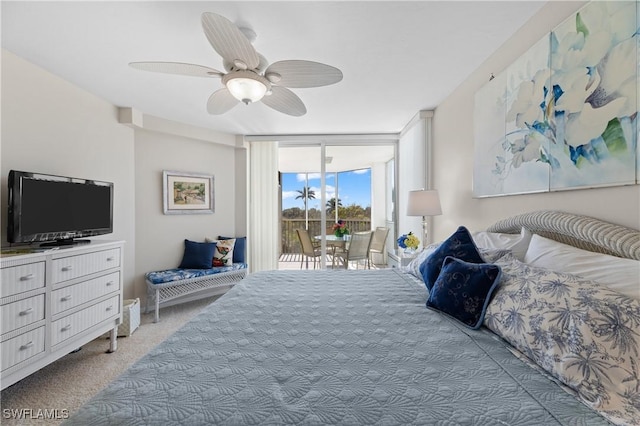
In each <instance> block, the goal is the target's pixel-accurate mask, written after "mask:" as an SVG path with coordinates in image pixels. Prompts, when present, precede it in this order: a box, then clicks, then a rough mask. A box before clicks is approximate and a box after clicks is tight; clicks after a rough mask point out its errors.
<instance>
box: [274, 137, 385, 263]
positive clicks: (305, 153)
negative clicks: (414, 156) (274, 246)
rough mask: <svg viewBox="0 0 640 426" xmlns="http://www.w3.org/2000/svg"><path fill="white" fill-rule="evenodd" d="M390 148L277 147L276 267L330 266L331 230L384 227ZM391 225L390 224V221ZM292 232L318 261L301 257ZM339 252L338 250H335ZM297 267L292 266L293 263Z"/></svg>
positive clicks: (325, 144)
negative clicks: (312, 247)
mask: <svg viewBox="0 0 640 426" xmlns="http://www.w3.org/2000/svg"><path fill="white" fill-rule="evenodd" d="M394 158H395V145H394V144H390V143H386V144H380V143H378V144H365V143H358V144H346V143H330V142H322V141H321V142H318V143H304V144H299V143H282V142H281V143H280V146H279V172H280V175H279V176H280V184H281V211H282V219H281V221H280V224H281V225H280V227H281V235H282V247H281V256H280V267H281V268H292V269H294V268H295V269H297V268H299V267H300V265H301V266H302V267H303V268H306V267H307V265H308V266H309V267H310V268H311V267H313V263H314V260H315V263H316V266H319V267H320V268H325V267H327V266H328V267H331V266H334V265H335V262H334V259H333V256H334V255H335V250H336V243H335V241H329V242H327V236H329V239H330V240H332V239H334V237H335V236H334V229H333V228H334V227H336V226H334V225H336V223H338V222H339V221H340V223H341V228H342V229H344V228H346V229H347V230H348V232H350V233H353V232H358V231H369V230H373V229H375V228H376V227H377V226H386V225H387V223H388V222H389V220H388V211H389V210H391V211H394V210H393V207H389V205H391V206H393V205H394V200H390V199H389V195H388V190H387V188H388V187H389V184H388V182H387V181H388V163H389V162H390V161H391V162H394ZM391 222H392V223H393V221H391ZM298 229H303V230H305V231H306V232H307V233H308V235H309V237H310V238H311V239H312V242H313V243H315V244H317V246H318V247H317V249H318V250H319V251H320V255H319V256H314V257H313V258H312V257H311V256H309V255H306V254H304V253H303V247H302V244H301V242H300V238H299V235H298V231H297V230H298ZM338 249H340V247H339V248H338ZM296 262H297V263H296Z"/></svg>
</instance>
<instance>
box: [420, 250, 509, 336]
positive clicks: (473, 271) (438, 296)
mask: <svg viewBox="0 0 640 426" xmlns="http://www.w3.org/2000/svg"><path fill="white" fill-rule="evenodd" d="M501 275H502V270H501V269H500V267H499V266H498V265H492V264H489V263H469V262H465V261H463V260H460V259H456V258H454V257H451V256H447V257H446V258H445V260H444V262H443V265H442V270H441V271H440V275H438V279H437V280H436V282H435V284H434V285H433V288H432V289H431V291H430V293H429V299H428V300H427V307H430V308H433V309H436V310H438V311H441V312H444V313H445V314H447V315H450V316H452V317H454V318H455V319H457V320H459V321H460V322H462V323H463V324H464V325H466V326H467V327H471V328H473V329H478V328H480V326H482V322H483V321H484V314H485V312H486V310H487V306H488V305H489V301H490V300H491V295H492V294H493V290H494V289H495V288H496V287H497V285H498V282H499V281H500V276H501Z"/></svg>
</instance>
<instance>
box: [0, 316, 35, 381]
mask: <svg viewBox="0 0 640 426" xmlns="http://www.w3.org/2000/svg"><path fill="white" fill-rule="evenodd" d="M41 352H44V326H42V327H40V328H36V329H35V330H31V331H29V332H27V333H24V334H21V335H19V336H16V337H14V338H13V339H9V340H7V341H6V342H2V370H3V371H4V370H6V369H8V368H10V367H13V366H14V365H16V364H18V363H20V362H23V361H25V360H27V359H29V358H31V357H32V356H34V355H37V354H39V353H41Z"/></svg>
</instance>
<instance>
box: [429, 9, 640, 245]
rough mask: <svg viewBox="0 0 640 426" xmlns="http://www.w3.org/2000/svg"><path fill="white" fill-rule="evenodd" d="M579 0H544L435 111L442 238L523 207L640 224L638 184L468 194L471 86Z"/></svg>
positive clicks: (438, 227)
mask: <svg viewBox="0 0 640 426" xmlns="http://www.w3.org/2000/svg"><path fill="white" fill-rule="evenodd" d="M583 4H584V3H583V2H549V3H548V4H547V5H545V6H544V7H543V8H542V9H541V10H540V12H539V13H538V14H536V15H535V16H534V17H533V18H532V19H531V20H530V21H529V22H528V23H526V24H525V25H524V26H523V27H522V28H521V29H520V31H519V32H518V33H517V34H515V35H514V36H513V37H512V38H511V39H509V40H508V41H507V42H506V43H505V44H504V45H503V46H502V47H501V48H500V49H499V50H498V51H497V52H496V53H495V54H493V55H492V56H491V57H490V58H489V59H488V60H487V61H486V62H485V63H483V64H482V65H481V66H480V67H479V68H478V69H477V70H475V71H474V72H473V73H472V74H471V75H470V77H469V78H468V79H467V80H466V81H465V82H464V83H463V84H462V85H461V86H459V87H458V88H457V89H456V90H455V91H454V92H453V93H452V94H451V95H450V96H449V97H448V98H447V99H446V100H445V101H444V102H442V103H441V104H440V105H439V106H438V107H437V109H436V110H435V114H434V118H433V138H434V142H433V161H432V164H433V185H434V188H435V189H438V190H439V191H440V197H441V202H442V210H443V215H442V216H438V217H436V218H434V225H435V227H434V237H435V238H436V239H443V238H446V237H447V236H448V235H450V234H451V233H452V232H453V231H455V229H456V227H457V226H458V225H465V226H467V227H468V228H469V229H471V230H480V229H484V228H486V227H487V226H488V225H490V224H492V223H493V222H495V221H496V220H498V219H500V218H504V217H508V216H511V215H514V214H520V213H524V212H528V211H535V210H543V209H555V210H563V211H567V212H572V213H578V214H584V215H588V216H594V217H597V218H601V219H605V220H608V221H611V222H614V223H618V224H621V225H625V226H629V227H633V228H640V186H639V185H632V186H624V187H608V188H599V189H584V190H573V191H563V192H554V193H545V194H530V195H515V196H505V197H497V198H484V199H474V198H472V171H473V108H474V107H473V105H474V96H475V93H476V91H477V90H478V89H479V88H480V87H482V86H483V85H484V84H486V82H487V81H488V78H489V76H490V74H491V73H494V74H498V73H499V72H501V71H502V70H504V69H505V68H506V67H507V66H509V65H510V64H511V63H512V62H513V61H514V60H515V59H517V58H518V57H519V56H520V55H522V54H523V53H525V52H526V51H527V50H528V49H529V47H530V46H532V45H533V44H534V43H535V42H537V41H538V40H540V39H541V38H542V37H543V36H544V35H545V34H547V33H548V32H549V31H551V29H553V28H554V27H555V26H556V25H558V24H559V23H561V22H562V21H564V20H565V19H566V18H567V17H568V16H570V15H571V14H572V13H574V12H575V11H576V10H578V9H579V8H580V7H581V6H582V5H583Z"/></svg>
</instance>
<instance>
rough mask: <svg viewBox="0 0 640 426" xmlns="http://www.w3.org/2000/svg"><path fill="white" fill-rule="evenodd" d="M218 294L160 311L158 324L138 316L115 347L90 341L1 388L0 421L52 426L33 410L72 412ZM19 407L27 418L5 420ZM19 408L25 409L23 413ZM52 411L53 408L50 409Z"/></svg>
mask: <svg viewBox="0 0 640 426" xmlns="http://www.w3.org/2000/svg"><path fill="white" fill-rule="evenodd" d="M218 297H220V296H215V297H209V298H207V299H202V300H198V301H193V302H188V303H183V304H180V305H174V306H169V307H166V308H161V309H160V322H158V323H156V324H154V323H153V313H150V314H144V313H143V314H142V315H141V317H140V323H141V324H140V327H138V328H137V329H136V330H135V331H134V332H133V334H132V335H131V336H129V337H119V338H118V350H117V351H116V352H115V353H112V354H109V353H106V350H107V349H108V348H109V340H108V339H106V338H100V339H96V340H94V341H92V342H90V343H88V344H87V345H85V346H83V347H82V349H81V350H80V351H78V352H75V353H72V354H69V355H67V356H65V357H63V358H61V359H59V360H57V361H55V362H54V363H52V364H50V365H48V366H46V367H44V368H43V369H41V370H39V371H37V372H35V373H34V374H32V375H30V376H28V377H26V378H24V379H22V380H21V381H19V382H18V383H16V384H14V385H12V386H9V387H8V388H7V389H5V390H3V391H2V394H1V396H0V406H1V408H2V410H1V411H0V424H2V425H43V424H46V425H56V424H60V423H62V421H63V419H58V420H55V419H53V420H51V419H48V420H42V419H37V418H34V417H37V414H38V410H41V411H40V414H43V412H42V411H43V410H48V411H49V412H50V413H55V414H57V415H58V417H64V416H65V411H64V410H66V412H68V413H69V414H71V415H72V414H73V413H74V412H75V411H77V410H78V408H80V406H82V405H83V404H84V403H85V402H87V401H88V400H89V399H90V398H91V397H92V396H94V395H95V394H96V393H98V391H100V390H101V389H102V388H104V387H105V386H106V385H107V384H109V383H110V382H111V381H112V380H113V379H115V378H116V377H118V376H119V375H120V374H121V373H123V372H124V371H125V370H126V369H127V368H128V367H129V366H130V365H131V364H133V363H134V362H135V361H136V360H138V359H139V358H141V357H142V356H143V355H144V354H146V353H147V352H149V350H151V349H152V348H153V347H155V346H156V345H158V343H160V342H162V341H163V340H165V339H166V338H167V337H168V336H169V335H171V334H172V333H173V332H175V331H176V330H177V329H178V328H180V327H181V326H182V325H183V324H184V323H186V322H187V321H188V320H189V319H191V318H192V317H193V316H194V315H196V314H197V313H199V312H200V311H201V310H202V309H204V307H205V306H207V305H208V304H209V303H211V302H213V301H215V300H216V299H217V298H218ZM143 309H144V306H143ZM21 409H22V410H23V411H22V412H23V413H27V417H31V418H29V419H22V420H17V419H13V418H10V417H11V414H10V413H11V411H7V410H21ZM24 410H31V411H30V413H32V414H28V413H29V411H24ZM54 410H56V411H54Z"/></svg>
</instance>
